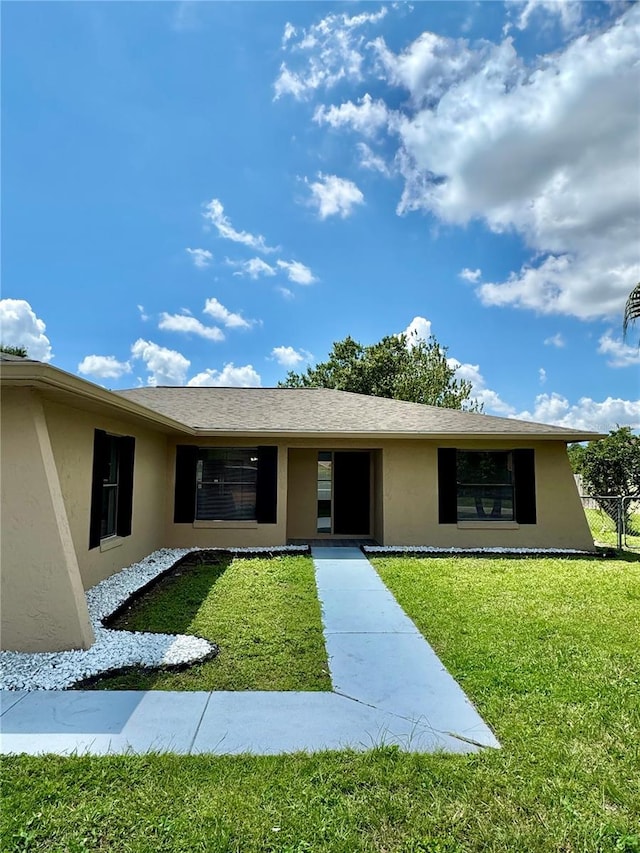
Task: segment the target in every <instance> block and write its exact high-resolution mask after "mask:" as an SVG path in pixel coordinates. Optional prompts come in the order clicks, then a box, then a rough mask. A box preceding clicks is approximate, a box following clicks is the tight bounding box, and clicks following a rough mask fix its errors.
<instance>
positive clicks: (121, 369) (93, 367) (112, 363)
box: [78, 355, 131, 379]
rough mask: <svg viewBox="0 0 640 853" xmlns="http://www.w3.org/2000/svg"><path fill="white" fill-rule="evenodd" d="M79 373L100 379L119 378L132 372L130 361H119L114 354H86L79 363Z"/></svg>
mask: <svg viewBox="0 0 640 853" xmlns="http://www.w3.org/2000/svg"><path fill="white" fill-rule="evenodd" d="M78 373H82V374H83V375H84V376H97V377H98V378H99V379H119V378H120V377H121V376H124V374H125V373H131V365H130V364H129V362H128V361H118V359H117V358H116V357H115V356H114V355H86V356H85V357H84V358H83V359H82V361H81V362H80V364H79V365H78Z"/></svg>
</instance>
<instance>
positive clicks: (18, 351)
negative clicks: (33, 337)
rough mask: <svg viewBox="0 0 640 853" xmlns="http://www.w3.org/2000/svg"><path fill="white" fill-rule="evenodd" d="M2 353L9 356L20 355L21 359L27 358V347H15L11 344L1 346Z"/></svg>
mask: <svg viewBox="0 0 640 853" xmlns="http://www.w3.org/2000/svg"><path fill="white" fill-rule="evenodd" d="M0 352H6V353H7V354H8V355H19V356H20V357H21V358H26V357H27V354H28V353H27V348H26V347H14V346H11V345H9V344H0Z"/></svg>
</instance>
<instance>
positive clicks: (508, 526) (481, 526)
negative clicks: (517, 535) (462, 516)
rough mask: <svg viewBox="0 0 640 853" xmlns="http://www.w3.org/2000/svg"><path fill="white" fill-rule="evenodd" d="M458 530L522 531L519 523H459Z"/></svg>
mask: <svg viewBox="0 0 640 853" xmlns="http://www.w3.org/2000/svg"><path fill="white" fill-rule="evenodd" d="M457 526H458V530H520V525H519V524H518V522H517V521H459V522H458V525H457Z"/></svg>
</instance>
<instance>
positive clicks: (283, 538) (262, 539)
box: [163, 437, 287, 548]
mask: <svg viewBox="0 0 640 853" xmlns="http://www.w3.org/2000/svg"><path fill="white" fill-rule="evenodd" d="M178 444H193V445H196V446H197V447H256V446H257V445H258V444H265V445H271V446H274V445H277V446H278V498H277V502H278V505H277V515H276V518H277V522H276V524H257V523H256V522H252V521H195V522H192V523H191V524H175V523H174V521H173V511H174V490H175V479H176V445H178ZM163 470H164V477H165V484H166V485H165V506H164V544H165V546H166V547H167V548H188V547H199V548H232V547H243V546H244V547H248V548H251V547H262V546H269V545H285V544H286V542H287V449H286V444H285V443H284V442H277V441H272V440H266V439H265V440H264V441H260V442H257V441H247V440H246V439H245V440H242V439H232V438H198V439H192V438H190V437H180V438H179V439H170V440H169V452H168V455H167V459H166V461H165V466H164V469H163ZM194 497H195V496H194Z"/></svg>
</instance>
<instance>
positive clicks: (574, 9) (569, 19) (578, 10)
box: [506, 0, 583, 32]
mask: <svg viewBox="0 0 640 853" xmlns="http://www.w3.org/2000/svg"><path fill="white" fill-rule="evenodd" d="M509 6H510V7H511V8H512V9H514V10H515V9H517V10H518V11H519V12H520V14H519V15H518V17H517V20H516V24H515V25H516V27H517V28H518V29H519V30H525V29H527V27H528V26H529V25H530V23H531V21H532V19H533V21H534V23H535V24H536V25H537V26H540V24H541V23H542V24H543V25H544V22H545V17H544V16H548V17H549V18H556V19H557V20H558V23H559V24H560V26H561V27H562V28H563V29H564V30H566V31H567V32H573V31H574V30H576V29H577V28H578V26H579V25H580V22H581V20H582V6H583V4H582V2H581V0H526V2H525V3H511V4H509ZM509 6H508V7H507V8H508V9H509ZM506 30H507V31H508V26H507V28H506Z"/></svg>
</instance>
